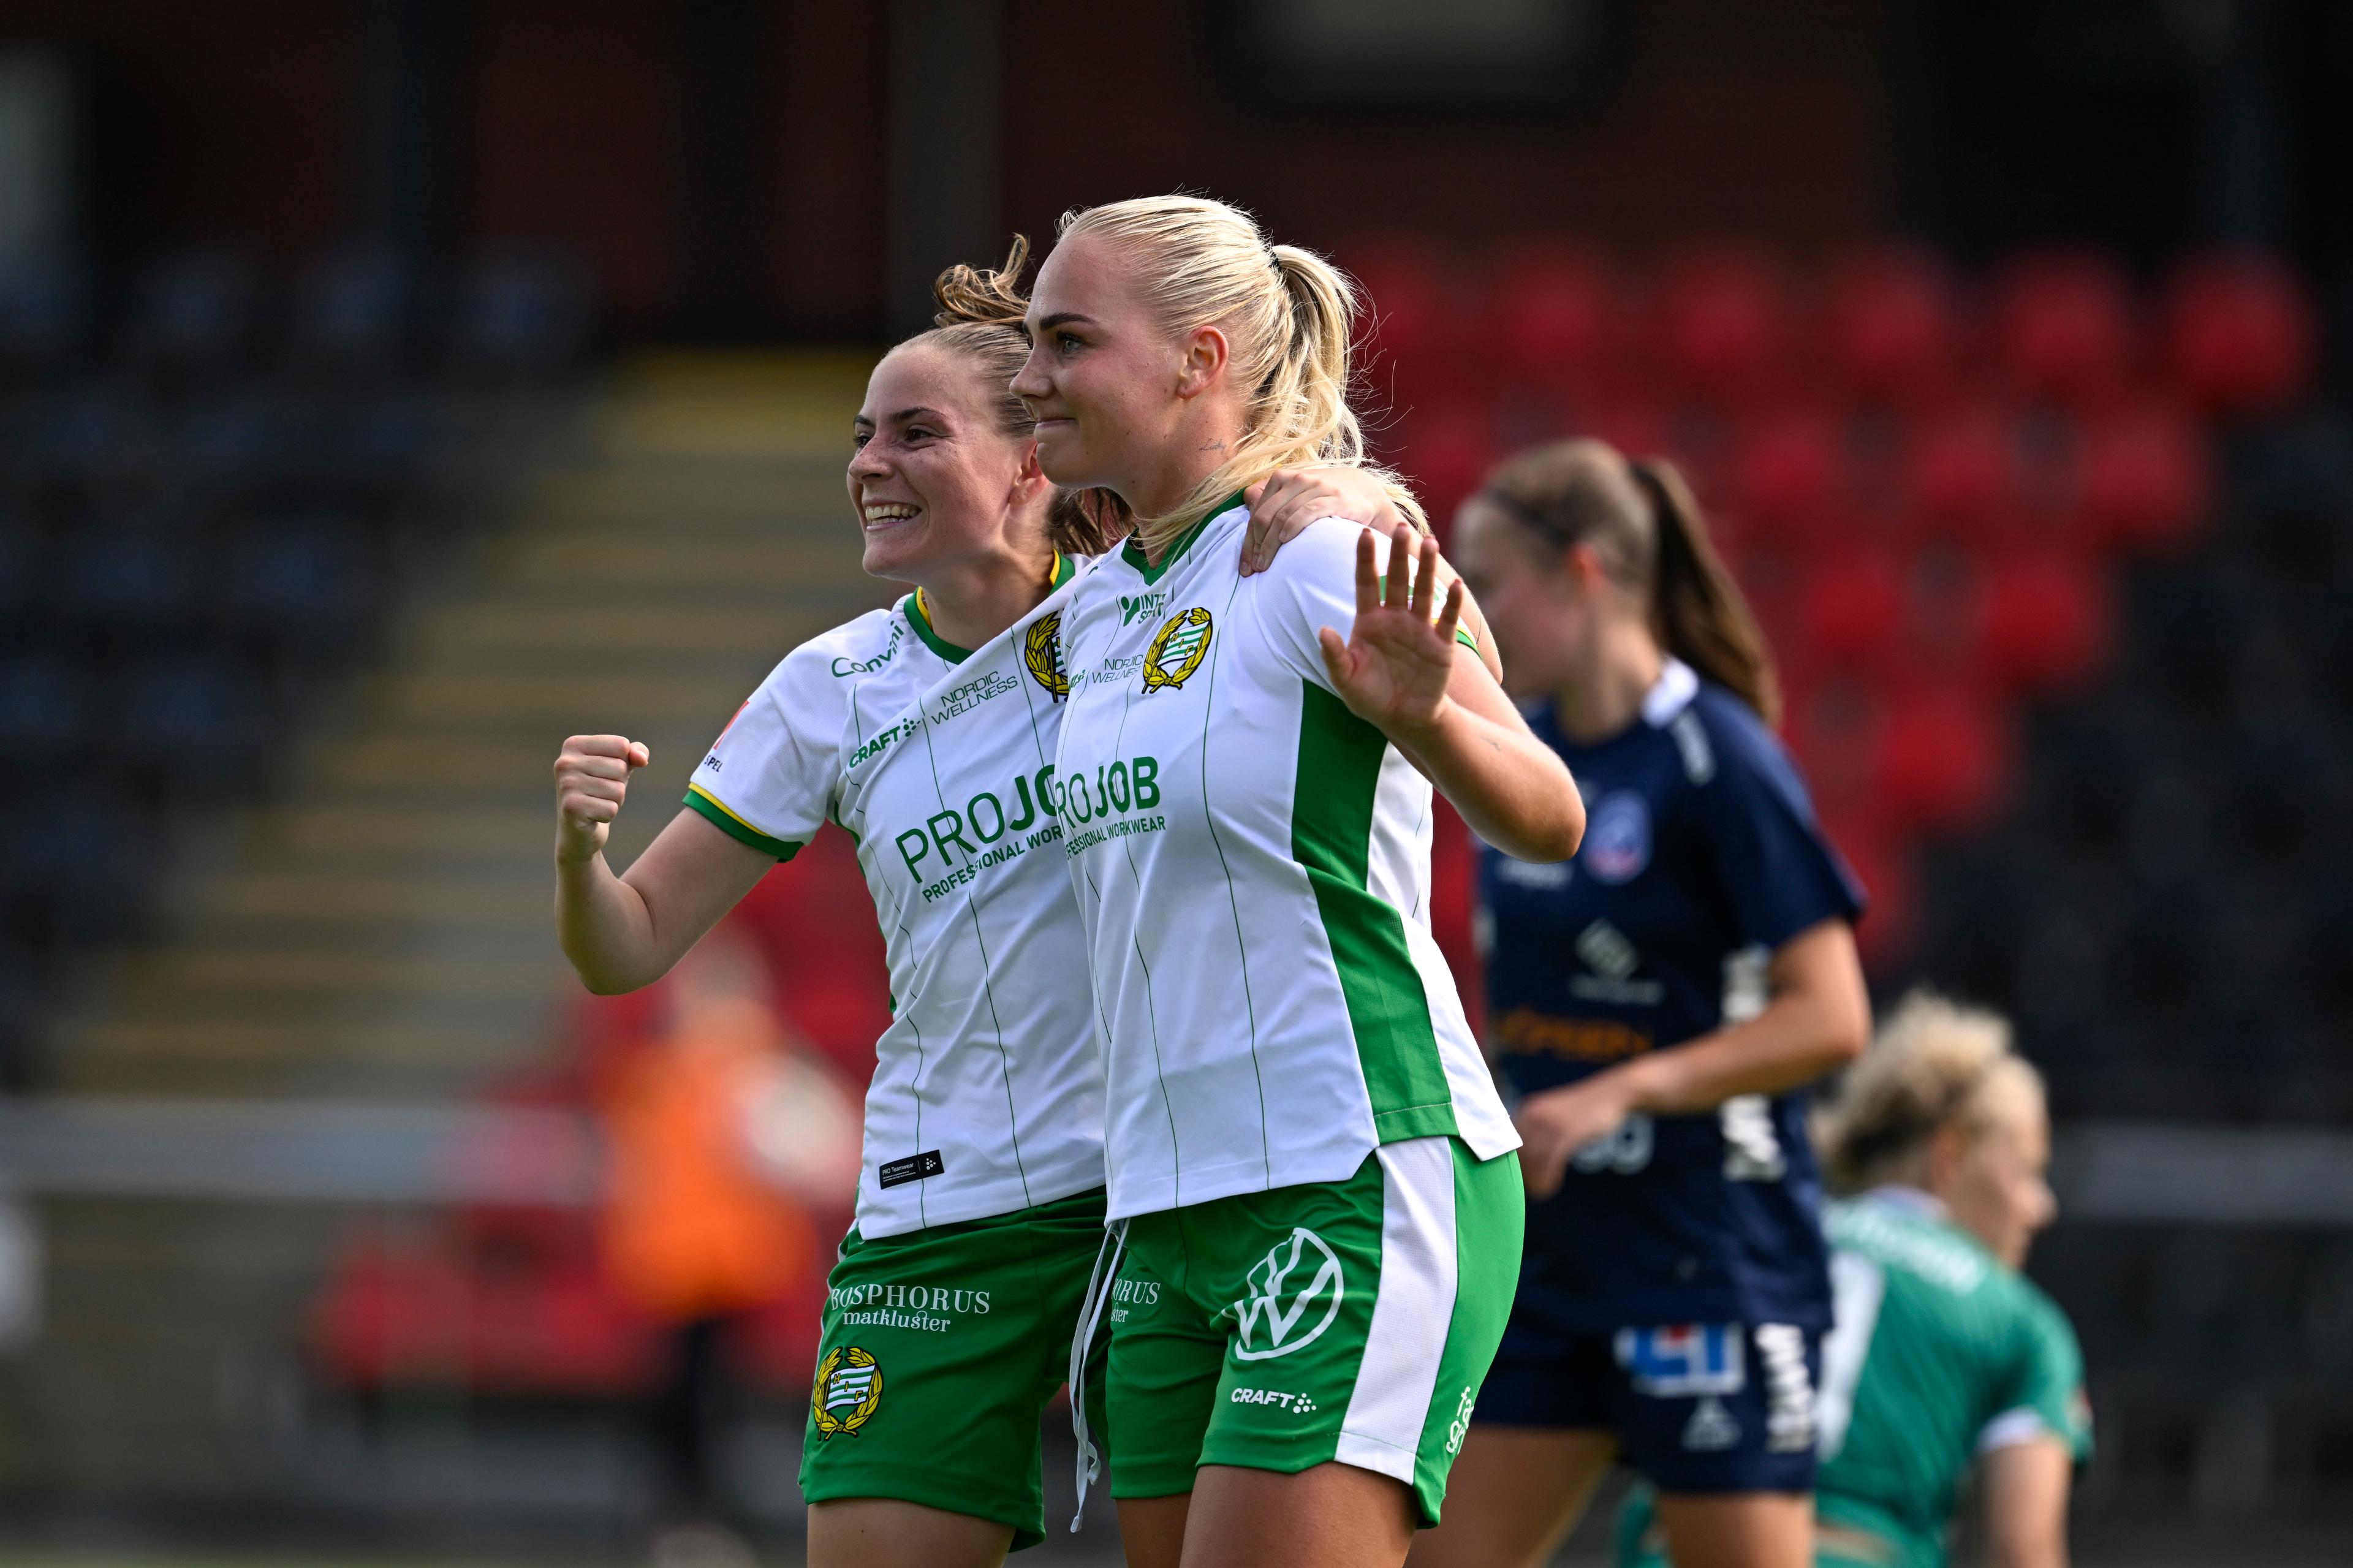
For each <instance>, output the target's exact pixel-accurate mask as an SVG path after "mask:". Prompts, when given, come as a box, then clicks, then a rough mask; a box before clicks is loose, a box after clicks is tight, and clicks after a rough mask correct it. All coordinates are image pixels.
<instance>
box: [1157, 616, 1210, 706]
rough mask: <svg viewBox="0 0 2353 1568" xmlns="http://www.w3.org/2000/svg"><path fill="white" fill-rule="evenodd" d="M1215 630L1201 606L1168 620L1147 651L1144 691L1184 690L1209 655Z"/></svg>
mask: <svg viewBox="0 0 2353 1568" xmlns="http://www.w3.org/2000/svg"><path fill="white" fill-rule="evenodd" d="M1216 629H1217V628H1216V627H1215V626H1212V625H1211V624H1210V622H1209V612H1208V611H1207V610H1205V609H1203V608H1201V606H1200V605H1194V606H1193V607H1192V608H1191V609H1189V610H1179V611H1177V612H1176V614H1175V615H1173V616H1169V617H1168V620H1167V622H1166V625H1164V626H1161V628H1160V630H1159V632H1158V633H1157V634H1155V636H1154V637H1153V639H1152V646H1151V647H1148V648H1146V649H1145V650H1144V689H1145V690H1146V691H1157V690H1159V689H1161V688H1162V687H1164V686H1183V685H1184V684H1185V682H1186V681H1187V680H1189V679H1192V675H1193V672H1194V671H1195V670H1197V669H1198V668H1201V660H1202V658H1204V657H1205V656H1206V655H1207V654H1208V651H1209V636H1210V634H1211V633H1212V632H1213V631H1215V630H1216Z"/></svg>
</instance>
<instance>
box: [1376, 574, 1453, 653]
mask: <svg viewBox="0 0 2353 1568" xmlns="http://www.w3.org/2000/svg"><path fill="white" fill-rule="evenodd" d="M1373 585H1374V586H1375V587H1377V588H1378V589H1379V590H1380V591H1381V592H1382V593H1383V594H1387V593H1388V591H1389V574H1388V573H1386V572H1384V573H1382V574H1380V575H1379V576H1377V577H1376V578H1374V579H1373ZM1454 640H1455V641H1456V642H1459V643H1461V645H1462V646H1463V647H1467V648H1469V649H1470V650H1471V651H1472V653H1477V652H1478V651H1479V634H1478V633H1476V632H1474V631H1472V629H1471V628H1470V627H1469V626H1464V625H1463V624H1462V623H1461V621H1457V622H1455V623H1454Z"/></svg>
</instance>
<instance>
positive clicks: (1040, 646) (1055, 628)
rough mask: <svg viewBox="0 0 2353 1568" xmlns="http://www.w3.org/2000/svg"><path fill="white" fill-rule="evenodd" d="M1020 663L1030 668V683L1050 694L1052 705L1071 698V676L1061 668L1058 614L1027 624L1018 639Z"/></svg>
mask: <svg viewBox="0 0 2353 1568" xmlns="http://www.w3.org/2000/svg"><path fill="white" fill-rule="evenodd" d="M1021 662H1022V663H1023V664H1025V665H1028V666H1029V679H1032V680H1034V681H1036V682H1037V683H1038V684H1039V685H1040V686H1042V687H1044V688H1045V689H1047V690H1048V691H1049V692H1050V693H1051V694H1052V695H1053V699H1054V700H1055V701H1057V702H1060V700H1062V699H1063V698H1065V697H1068V696H1069V695H1070V694H1071V677H1070V673H1069V672H1068V671H1067V670H1065V669H1063V668H1062V612H1061V611H1060V610H1056V611H1055V612H1054V613H1053V614H1052V615H1050V616H1039V617H1038V618H1037V619H1036V620H1034V621H1032V622H1031V623H1029V631H1028V632H1027V633H1026V634H1024V635H1023V637H1022V638H1021Z"/></svg>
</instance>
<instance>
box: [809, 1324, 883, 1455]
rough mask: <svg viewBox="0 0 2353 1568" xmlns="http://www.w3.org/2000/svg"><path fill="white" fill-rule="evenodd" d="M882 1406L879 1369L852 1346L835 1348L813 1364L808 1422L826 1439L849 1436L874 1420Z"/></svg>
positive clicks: (866, 1355)
mask: <svg viewBox="0 0 2353 1568" xmlns="http://www.w3.org/2000/svg"><path fill="white" fill-rule="evenodd" d="M881 1404H882V1368H881V1365H880V1364H879V1363H876V1361H875V1360H874V1358H873V1357H872V1356H871V1355H869V1354H868V1353H867V1352H864V1351H862V1350H860V1349H859V1348H858V1347H857V1346H856V1345H839V1346H837V1347H835V1348H834V1349H832V1350H829V1351H828V1352H825V1359H824V1360H823V1361H821V1362H819V1363H817V1382H816V1384H814V1385H813V1386H812V1387H811V1388H810V1390H809V1419H810V1420H811V1421H812V1422H814V1423H815V1424H816V1426H817V1429H818V1431H819V1432H820V1433H822V1434H824V1435H825V1436H828V1437H834V1436H839V1435H840V1434H842V1433H844V1432H847V1433H849V1434H850V1435H851V1436H856V1435H857V1433H858V1429H859V1428H860V1426H865V1425H866V1423H867V1422H869V1421H871V1420H872V1419H873V1418H874V1412H875V1411H876V1410H877V1409H878V1408H879V1407H880V1406H881Z"/></svg>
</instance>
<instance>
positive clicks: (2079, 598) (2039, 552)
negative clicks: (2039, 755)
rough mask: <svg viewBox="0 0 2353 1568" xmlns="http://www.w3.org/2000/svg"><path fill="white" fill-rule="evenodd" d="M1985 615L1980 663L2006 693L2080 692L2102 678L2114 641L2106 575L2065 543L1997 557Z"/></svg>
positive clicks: (2110, 592)
mask: <svg viewBox="0 0 2353 1568" xmlns="http://www.w3.org/2000/svg"><path fill="white" fill-rule="evenodd" d="M1982 615H1983V626H1982V631H1981V634H1980V638H1979V643H1978V658H1979V662H1980V666H1981V668H1983V670H1984V672H1985V674H1986V675H1987V676H1988V677H1989V679H1992V680H1993V681H1995V682H1997V683H1998V684H1999V685H2000V687H2001V688H2002V689H2006V690H2010V691H2014V692H2020V693H2027V694H2042V693H2048V692H2057V691H2072V690H2077V689H2082V688H2083V687H2084V685H2085V684H2087V683H2088V682H2089V681H2090V680H2091V679H2093V678H2094V676H2096V675H2097V674H2098V673H2099V671H2100V668H2101V667H2102V666H2103V665H2104V664H2105V662H2106V660H2107V656H2108V652H2109V650H2110V648H2111V647H2113V645H2114V643H2115V637H2116V606H2115V602H2114V593H2113V590H2112V589H2111V587H2110V585H2109V583H2108V579H2107V576H2106V574H2105V573H2103V572H2102V571H2101V570H2100V569H2099V567H2098V565H2097V563H2094V562H2092V561H2089V560H2087V559H2085V557H2084V553H2083V552H2081V551H2077V550H2071V549H2068V548H2066V547H2065V546H2064V545H2063V544H2042V545H2031V546H2026V547H2023V548H2020V549H2015V550H2011V551H2009V552H2004V553H2003V554H2001V555H2000V556H1998V557H1997V558H1996V559H1995V561H1994V563H1993V569H1992V571H1991V572H1990V573H1989V581H1988V584H1987V587H1986V593H1985V597H1984V605H1983V610H1982Z"/></svg>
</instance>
